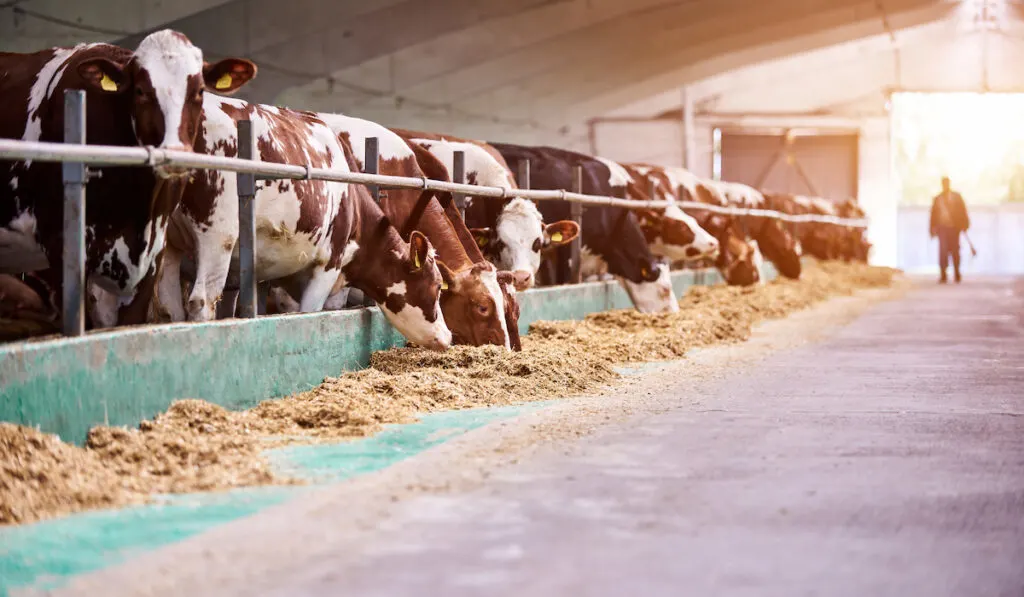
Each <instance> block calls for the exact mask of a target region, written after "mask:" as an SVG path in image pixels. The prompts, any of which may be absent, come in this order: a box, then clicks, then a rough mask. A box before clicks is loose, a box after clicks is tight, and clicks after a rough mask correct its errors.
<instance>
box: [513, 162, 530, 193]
mask: <svg viewBox="0 0 1024 597" xmlns="http://www.w3.org/2000/svg"><path fill="white" fill-rule="evenodd" d="M518 166H519V172H518V174H519V175H518V176H517V177H516V184H518V185H519V188H520V189H529V188H530V160H519V164H518Z"/></svg>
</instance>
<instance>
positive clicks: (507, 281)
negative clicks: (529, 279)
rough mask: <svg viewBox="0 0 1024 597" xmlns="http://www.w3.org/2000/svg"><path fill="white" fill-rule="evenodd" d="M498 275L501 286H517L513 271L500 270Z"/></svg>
mask: <svg viewBox="0 0 1024 597" xmlns="http://www.w3.org/2000/svg"><path fill="white" fill-rule="evenodd" d="M496 277H497V278H498V284H500V285H501V286H512V287H513V288H514V287H515V284H516V280H515V278H514V277H513V275H512V272H509V271H500V272H498V273H497V276H496Z"/></svg>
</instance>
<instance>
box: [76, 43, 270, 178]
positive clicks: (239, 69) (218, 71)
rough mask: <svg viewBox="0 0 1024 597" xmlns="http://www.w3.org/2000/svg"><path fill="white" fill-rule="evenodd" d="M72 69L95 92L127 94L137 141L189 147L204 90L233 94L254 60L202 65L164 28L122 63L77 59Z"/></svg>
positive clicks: (168, 173)
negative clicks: (77, 63)
mask: <svg viewBox="0 0 1024 597" xmlns="http://www.w3.org/2000/svg"><path fill="white" fill-rule="evenodd" d="M78 74H79V75H80V76H81V77H82V79H83V80H84V81H85V82H86V84H88V85H90V86H91V87H92V88H93V89H94V90H97V91H99V92H102V93H111V94H130V96H131V100H130V101H131V106H132V108H131V109H132V125H133V126H134V129H135V135H136V137H137V138H138V141H139V145H151V146H153V147H157V148H161V149H177V150H185V151H190V150H191V149H192V145H193V143H194V142H195V139H196V134H197V132H198V130H199V121H200V118H201V116H202V110H203V94H204V92H205V91H206V90H207V89H210V90H213V91H216V92H217V93H225V94H230V93H234V92H235V91H236V90H237V89H238V88H239V87H241V86H242V85H244V84H245V83H246V82H247V81H249V80H250V79H252V78H253V77H254V76H255V75H256V65H254V64H253V63H252V62H249V61H248V60H242V59H239V58H226V59H224V60H221V61H220V62H217V63H216V64H208V63H206V62H204V61H203V52H202V50H200V49H199V48H197V47H196V46H194V45H192V42H190V41H189V39H188V38H187V37H185V36H184V35H182V34H181V33H178V32H177V31H171V30H169V29H165V30H163V31H157V32H156V33H151V34H150V35H148V36H146V38H145V39H143V40H142V42H141V43H140V44H139V47H138V48H137V49H136V50H135V53H134V56H133V57H132V59H131V60H130V61H129V62H128V63H127V64H126V65H123V66H122V65H120V64H117V63H115V62H113V61H111V60H108V59H106V58H93V59H89V60H84V61H82V62H81V63H80V64H79V66H78ZM184 173H185V171H184V170H182V169H181V168H172V167H161V168H157V174H158V175H160V176H161V177H163V178H168V177H176V176H182V175H184Z"/></svg>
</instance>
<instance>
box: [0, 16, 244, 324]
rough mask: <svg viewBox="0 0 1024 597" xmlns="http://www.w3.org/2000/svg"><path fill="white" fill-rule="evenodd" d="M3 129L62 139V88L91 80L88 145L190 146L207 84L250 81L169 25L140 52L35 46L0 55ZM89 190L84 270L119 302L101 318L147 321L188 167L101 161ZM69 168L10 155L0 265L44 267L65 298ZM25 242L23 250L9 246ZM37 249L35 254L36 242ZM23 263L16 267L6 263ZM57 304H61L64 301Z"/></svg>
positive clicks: (226, 89) (86, 85) (236, 64)
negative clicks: (65, 180) (64, 172)
mask: <svg viewBox="0 0 1024 597" xmlns="http://www.w3.org/2000/svg"><path fill="white" fill-rule="evenodd" d="M0 73H2V74H0V100H2V102H3V104H4V111H3V115H0V137H5V138H12V139H23V140H26V141H62V140H63V134H64V97H63V95H64V90H66V89H84V90H85V91H86V102H87V108H86V112H87V118H86V129H87V138H86V139H87V142H88V143H89V144H102V145H123V146H136V145H145V146H152V147H157V148H161V149H177V150H191V149H192V147H193V142H194V140H195V138H196V133H197V131H198V129H199V120H200V115H201V113H202V100H203V94H204V90H205V89H216V90H217V91H219V92H221V93H231V92H233V91H235V90H236V89H238V88H239V87H240V86H242V85H243V84H244V83H246V82H247V81H248V80H249V79H251V78H252V77H253V76H254V75H255V73H256V67H255V66H254V65H253V64H252V63H251V62H249V61H247V60H240V59H236V58H228V59H225V60H221V61H220V62H217V63H216V64H212V65H211V64H208V63H206V62H204V61H203V54H202V51H201V50H200V49H199V48H197V47H196V46H194V45H192V43H191V42H190V41H189V40H188V38H186V37H185V36H184V35H182V34H180V33H178V32H175V31H170V30H164V31H158V32H156V33H152V34H150V35H148V36H146V37H145V38H144V39H143V40H142V41H141V42H140V43H139V46H138V48H136V49H135V51H134V52H133V51H131V50H127V49H124V48H119V47H117V46H113V45H110V44H103V43H99V44H80V45H78V46H75V47H73V48H53V49H50V50H44V51H41V52H36V53H34V54H10V53H0ZM99 171H100V172H101V173H102V177H100V178H94V179H92V180H90V182H89V183H88V187H87V197H86V205H87V206H88V207H87V209H86V214H85V220H86V271H87V274H88V276H89V281H90V283H91V284H96V285H99V286H100V287H102V288H103V289H105V290H106V291H108V292H110V293H113V296H114V300H113V301H110V302H109V303H108V304H109V305H110V306H111V309H112V311H110V312H106V313H96V312H92V313H91V315H92V316H93V319H94V321H93V322H92V323H93V324H96V323H98V322H97V321H95V320H96V319H100V320H102V321H103V322H104V323H108V324H109V323H112V322H117V321H120V322H121V323H141V322H143V321H145V316H146V311H147V305H148V304H149V301H150V299H151V298H152V293H153V286H154V284H155V279H156V270H157V265H158V263H159V261H160V255H161V251H162V250H163V247H164V239H165V233H166V229H167V225H168V220H169V217H170V214H171V213H172V212H173V211H174V209H175V208H176V207H177V205H178V203H179V202H180V199H181V192H182V189H183V186H184V179H183V178H182V175H184V174H185V172H183V171H181V170H179V169H175V168H169V167H157V168H156V169H155V170H149V169H145V168H127V167H103V168H99ZM62 244H63V189H62V185H61V165H60V164H56V163H49V164H47V163H42V162H32V161H24V162H5V163H2V164H0V262H2V263H0V270H2V271H7V272H9V273H13V272H14V270H19V271H18V273H20V272H23V271H27V270H30V269H41V271H39V272H38V277H39V279H40V280H41V281H42V282H43V283H45V284H46V285H47V286H48V287H49V288H50V289H52V290H53V292H52V296H53V297H54V300H55V301H56V302H57V303H59V302H60V296H61V291H60V287H61V281H62V280H61V270H62V259H63V251H62ZM4 246H7V247H17V249H15V250H16V251H17V253H16V254H13V255H12V254H10V253H8V252H5V251H4V249H3V247H4ZM28 247H31V249H29V250H28V251H26V248H28ZM11 265H13V267H8V266H11ZM54 307H55V308H58V310H59V304H57V305H54Z"/></svg>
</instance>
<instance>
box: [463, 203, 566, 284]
mask: <svg viewBox="0 0 1024 597" xmlns="http://www.w3.org/2000/svg"><path fill="white" fill-rule="evenodd" d="M472 232H473V237H474V238H475V239H476V243H477V245H478V246H479V247H480V251H481V252H483V254H484V256H485V257H487V259H488V261H490V262H491V263H494V264H495V265H496V266H497V267H498V268H499V269H502V270H507V271H509V272H510V273H511V274H512V278H513V281H514V286H515V288H516V290H526V289H527V288H530V287H532V286H533V284H534V277H535V276H536V274H537V270H538V269H540V261H541V255H542V253H543V252H544V251H547V250H550V249H554V248H556V247H560V246H562V245H566V244H569V243H570V242H572V240H573V239H574V238H576V235H578V234H579V226H577V225H576V223H575V222H572V221H568V220H563V221H559V222H554V223H552V224H547V225H545V224H544V218H543V216H541V214H540V211H539V210H538V209H537V206H536V205H534V204H533V202H532V201H528V200H526V199H523V198H521V197H516V198H515V199H512V200H511V201H509V202H507V203H506V204H505V205H504V206H503V207H502V209H501V213H499V214H498V221H497V223H496V225H495V227H494V228H474V229H473V230H472Z"/></svg>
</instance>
